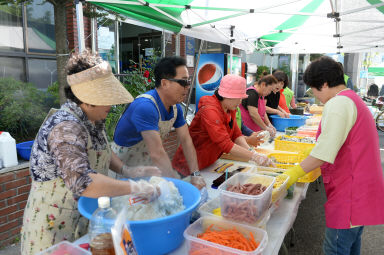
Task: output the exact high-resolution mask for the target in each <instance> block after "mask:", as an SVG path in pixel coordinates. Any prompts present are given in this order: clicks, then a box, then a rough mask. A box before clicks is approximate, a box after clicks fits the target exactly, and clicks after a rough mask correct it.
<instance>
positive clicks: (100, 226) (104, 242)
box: [89, 197, 116, 255]
mask: <svg viewBox="0 0 384 255" xmlns="http://www.w3.org/2000/svg"><path fill="white" fill-rule="evenodd" d="M97 202H98V205H99V208H98V209H97V210H96V211H95V212H94V213H93V214H92V217H91V220H90V222H89V235H90V240H91V242H90V246H91V252H92V254H93V255H101V254H103V255H115V249H114V247H113V239H112V234H111V227H112V226H113V224H114V221H115V219H116V212H115V210H113V209H112V208H111V202H110V198H109V197H99V199H98V200H97Z"/></svg>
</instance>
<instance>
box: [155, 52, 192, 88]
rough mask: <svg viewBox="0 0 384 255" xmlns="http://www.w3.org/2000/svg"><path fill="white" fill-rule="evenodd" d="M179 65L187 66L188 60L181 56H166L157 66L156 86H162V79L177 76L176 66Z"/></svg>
mask: <svg viewBox="0 0 384 255" xmlns="http://www.w3.org/2000/svg"><path fill="white" fill-rule="evenodd" d="M179 66H187V62H186V61H185V59H184V58H181V57H165V58H162V59H160V61H159V62H158V63H157V65H156V66H155V70H154V74H155V86H156V88H158V87H160V84H161V80H162V79H172V78H175V76H176V68H177V67H179Z"/></svg>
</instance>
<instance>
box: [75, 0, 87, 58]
mask: <svg viewBox="0 0 384 255" xmlns="http://www.w3.org/2000/svg"><path fill="white" fill-rule="evenodd" d="M75 3H76V23H77V41H78V45H79V52H82V51H83V50H84V49H85V41H84V19H83V4H82V3H81V1H79V0H76V1H75Z"/></svg>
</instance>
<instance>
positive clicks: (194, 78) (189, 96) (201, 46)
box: [184, 40, 205, 119]
mask: <svg viewBox="0 0 384 255" xmlns="http://www.w3.org/2000/svg"><path fill="white" fill-rule="evenodd" d="M204 42H205V41H204V40H201V41H200V47H199V53H197V58H196V61H195V66H194V69H193V76H192V81H191V88H190V90H189V94H188V99H187V105H186V107H185V112H184V119H185V118H186V117H187V114H188V110H189V105H190V103H191V96H192V92H193V90H192V89H193V87H194V86H195V80H196V75H197V66H198V65H199V61H200V55H201V51H202V50H203V46H204ZM196 107H197V106H196Z"/></svg>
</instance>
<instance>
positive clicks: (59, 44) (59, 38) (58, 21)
mask: <svg viewBox="0 0 384 255" xmlns="http://www.w3.org/2000/svg"><path fill="white" fill-rule="evenodd" d="M32 2H33V0H0V6H1V5H20V4H26V5H29V4H31V3H32ZM44 2H48V3H51V4H52V6H53V10H54V22H55V39H56V61H57V81H58V83H59V96H60V103H61V104H62V103H64V102H65V93H64V88H65V87H66V86H68V85H67V74H66V72H65V65H66V63H67V60H68V54H69V50H68V45H67V23H66V8H67V4H68V3H72V4H73V0H45V1H44ZM74 7H75V6H74V5H70V8H74ZM109 14H112V15H115V16H116V17H117V19H121V16H119V15H117V14H116V13H115V12H112V11H109V10H105V9H103V8H101V7H98V6H95V5H91V4H90V3H87V4H86V5H85V7H84V16H87V17H90V18H97V19H99V20H105V19H107V16H108V15H109ZM112 22H113V21H112Z"/></svg>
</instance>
